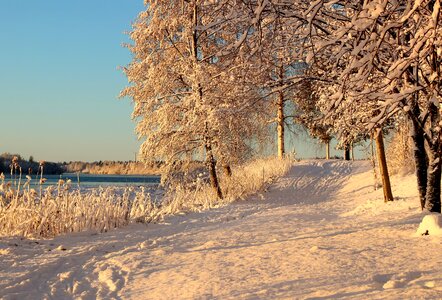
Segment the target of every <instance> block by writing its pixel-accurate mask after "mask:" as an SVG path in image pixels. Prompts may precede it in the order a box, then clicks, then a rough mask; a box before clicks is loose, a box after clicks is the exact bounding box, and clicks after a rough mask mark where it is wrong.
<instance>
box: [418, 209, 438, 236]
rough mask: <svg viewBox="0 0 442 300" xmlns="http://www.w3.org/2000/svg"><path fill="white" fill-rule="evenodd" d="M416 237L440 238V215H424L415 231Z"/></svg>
mask: <svg viewBox="0 0 442 300" xmlns="http://www.w3.org/2000/svg"><path fill="white" fill-rule="evenodd" d="M416 235H417V236H421V235H436V236H442V215H440V214H431V215H426V216H425V217H424V218H423V219H422V222H421V223H420V225H419V228H418V229H417V231H416Z"/></svg>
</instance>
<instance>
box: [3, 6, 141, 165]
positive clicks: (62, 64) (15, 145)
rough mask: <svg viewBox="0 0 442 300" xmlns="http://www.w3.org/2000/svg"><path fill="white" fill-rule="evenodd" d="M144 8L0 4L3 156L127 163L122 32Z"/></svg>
mask: <svg viewBox="0 0 442 300" xmlns="http://www.w3.org/2000/svg"><path fill="white" fill-rule="evenodd" d="M143 7H144V6H143V0H75V1H64V0H41V1H34V0H0V54H1V55H0V104H1V106H0V112H1V115H0V153H3V152H12V153H19V154H22V155H23V157H24V158H28V157H29V156H30V155H33V156H34V158H35V159H44V160H50V161H71V160H84V161H94V160H129V159H133V157H134V152H136V151H137V150H138V147H139V143H138V142H137V139H136V135H135V133H134V126H135V124H134V122H133V121H132V120H131V118H130V114H131V111H132V106H131V103H130V100H128V99H125V100H119V99H118V97H117V96H118V93H119V92H120V90H121V89H122V88H124V86H125V85H126V84H127V80H126V78H125V76H124V74H123V73H122V72H121V70H118V69H117V68H118V66H124V65H126V64H127V63H129V61H130V60H131V55H130V52H129V50H127V49H126V48H123V47H122V46H121V45H122V43H125V42H128V37H127V35H126V34H125V32H127V31H129V30H130V28H131V22H132V21H133V20H135V18H136V16H137V14H138V13H139V12H140V11H141V10H142V9H143Z"/></svg>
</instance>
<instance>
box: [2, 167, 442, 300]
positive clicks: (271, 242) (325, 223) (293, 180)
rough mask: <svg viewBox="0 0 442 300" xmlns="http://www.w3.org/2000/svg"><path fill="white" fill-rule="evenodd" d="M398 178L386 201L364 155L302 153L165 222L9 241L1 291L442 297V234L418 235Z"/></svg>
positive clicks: (411, 190) (26, 294)
mask: <svg viewBox="0 0 442 300" xmlns="http://www.w3.org/2000/svg"><path fill="white" fill-rule="evenodd" d="M244 180H247V179H246V178H245V179H244ZM392 184H393V193H394V196H395V197H398V200H397V201H394V202H392V203H388V204H384V203H383V197H382V191H381V190H378V191H373V178H372V170H371V169H370V166H369V164H368V163H367V162H360V161H359V162H343V161H303V162H299V163H297V164H296V165H294V166H293V168H292V169H291V171H290V172H289V174H287V175H286V176H285V177H284V178H281V179H279V180H277V181H276V182H275V183H274V184H273V185H272V186H270V187H269V189H268V191H266V192H265V193H263V194H260V195H256V196H255V197H253V198H251V199H248V200H247V201H241V202H237V203H234V204H232V205H229V206H226V207H222V208H218V209H215V210H211V211H207V212H203V213H192V214H187V215H180V216H175V217H171V218H169V219H168V220H167V221H166V222H165V223H163V224H150V225H147V226H146V225H141V224H138V225H132V226H129V227H126V228H123V229H118V230H115V231H111V232H108V233H104V234H100V235H97V234H92V233H82V234H76V235H69V236H64V237H58V238H55V239H52V240H38V241H37V240H25V239H14V238H9V239H2V240H0V298H2V299H38V298H54V299H69V298H78V297H80V298H83V299H95V298H102V299H109V298H121V299H238V298H239V299H286V298H289V299H330V298H340V299H341V298H348V299H416V298H423V299H438V298H442V270H441V267H440V264H441V262H442V251H440V249H441V244H442V238H441V237H438V236H431V235H430V236H420V235H416V234H415V232H416V230H417V228H418V226H419V223H420V221H421V220H422V217H423V215H422V213H421V212H420V209H419V207H418V206H419V201H418V199H417V190H416V182H415V178H414V176H408V177H393V178H392Z"/></svg>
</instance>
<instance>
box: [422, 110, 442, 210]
mask: <svg viewBox="0 0 442 300" xmlns="http://www.w3.org/2000/svg"><path fill="white" fill-rule="evenodd" d="M428 111H429V113H430V122H431V131H430V132H431V137H430V139H429V142H428V151H427V153H428V171H427V192H426V196H425V209H426V210H428V211H430V212H438V213H440V212H441V205H440V187H441V183H440V180H441V142H440V133H439V132H438V130H436V128H437V127H438V126H439V122H440V112H439V108H438V107H437V106H436V105H434V104H433V103H432V104H430V107H429V110H428Z"/></svg>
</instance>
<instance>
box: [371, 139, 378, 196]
mask: <svg viewBox="0 0 442 300" xmlns="http://www.w3.org/2000/svg"><path fill="white" fill-rule="evenodd" d="M373 135H374V134H373V133H371V136H370V138H371V141H370V148H371V157H370V160H371V166H372V167H373V178H374V190H375V191H377V189H378V172H377V171H376V158H375V154H374V138H373Z"/></svg>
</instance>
